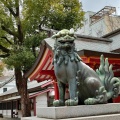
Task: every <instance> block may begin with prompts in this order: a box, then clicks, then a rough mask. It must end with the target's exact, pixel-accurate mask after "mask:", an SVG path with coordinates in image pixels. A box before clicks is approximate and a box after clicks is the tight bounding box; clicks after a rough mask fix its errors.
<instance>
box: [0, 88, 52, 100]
mask: <svg viewBox="0 0 120 120" xmlns="http://www.w3.org/2000/svg"><path fill="white" fill-rule="evenodd" d="M53 90H54V89H53V88H48V89H46V90H43V91H40V92H34V93H30V94H29V98H34V97H37V96H39V95H41V94H44V93H46V92H51V91H53ZM20 98H21V97H20V96H15V97H10V98H7V99H4V100H2V101H1V102H5V101H14V100H19V99H20Z"/></svg>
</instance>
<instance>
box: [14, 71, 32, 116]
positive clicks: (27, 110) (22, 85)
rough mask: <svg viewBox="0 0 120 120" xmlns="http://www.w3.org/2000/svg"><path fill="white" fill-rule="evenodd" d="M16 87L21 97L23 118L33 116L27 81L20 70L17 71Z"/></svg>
mask: <svg viewBox="0 0 120 120" xmlns="http://www.w3.org/2000/svg"><path fill="white" fill-rule="evenodd" d="M15 78H16V86H17V89H18V93H19V95H20V96H21V111H22V116H23V117H29V116H31V105H30V100H29V94H28V91H27V79H26V78H25V77H24V75H23V76H22V72H21V70H20V69H15Z"/></svg>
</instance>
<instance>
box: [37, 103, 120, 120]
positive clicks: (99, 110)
mask: <svg viewBox="0 0 120 120" xmlns="http://www.w3.org/2000/svg"><path fill="white" fill-rule="evenodd" d="M36 111H37V117H38V118H49V119H50V118H51V119H66V118H78V117H88V116H99V115H109V114H120V104H119V103H111V104H98V105H80V106H64V107H40V108H37V110H36ZM119 119H120V118H119ZM96 120H97V119H96Z"/></svg>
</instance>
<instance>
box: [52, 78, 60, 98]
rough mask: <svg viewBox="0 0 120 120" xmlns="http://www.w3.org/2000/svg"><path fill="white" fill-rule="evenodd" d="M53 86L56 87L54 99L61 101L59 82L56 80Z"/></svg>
mask: <svg viewBox="0 0 120 120" xmlns="http://www.w3.org/2000/svg"><path fill="white" fill-rule="evenodd" d="M53 85H54V91H55V96H54V99H55V100H58V99H59V91H58V85H57V81H56V80H54V83H53Z"/></svg>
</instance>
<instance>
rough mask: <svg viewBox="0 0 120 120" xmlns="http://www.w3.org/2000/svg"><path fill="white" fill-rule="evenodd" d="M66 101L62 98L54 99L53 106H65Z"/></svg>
mask: <svg viewBox="0 0 120 120" xmlns="http://www.w3.org/2000/svg"><path fill="white" fill-rule="evenodd" d="M64 105H65V102H64V101H62V100H54V101H53V106H55V107H58V106H64Z"/></svg>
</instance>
